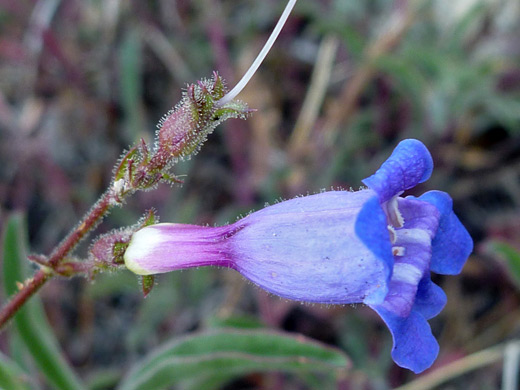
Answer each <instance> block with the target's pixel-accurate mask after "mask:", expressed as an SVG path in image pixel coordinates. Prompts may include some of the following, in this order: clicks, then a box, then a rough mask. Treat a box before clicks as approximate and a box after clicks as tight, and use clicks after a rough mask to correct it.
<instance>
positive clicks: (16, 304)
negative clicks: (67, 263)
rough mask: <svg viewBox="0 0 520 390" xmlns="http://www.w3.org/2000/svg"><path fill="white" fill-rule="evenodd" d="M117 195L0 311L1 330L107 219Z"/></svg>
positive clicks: (108, 198) (107, 194)
mask: <svg viewBox="0 0 520 390" xmlns="http://www.w3.org/2000/svg"><path fill="white" fill-rule="evenodd" d="M114 200H115V195H114V193H113V192H112V191H110V190H109V191H107V192H105V194H103V196H102V197H101V199H100V200H99V201H98V202H97V203H96V204H95V205H94V206H93V207H92V208H91V209H90V211H89V212H88V213H87V214H86V215H85V217H83V220H82V221H81V223H80V224H79V225H78V226H77V227H76V228H75V229H74V230H72V231H71V232H70V233H69V234H68V235H67V237H65V239H64V240H63V241H62V242H61V244H59V245H58V246H57V247H56V248H55V249H54V251H53V252H52V253H51V255H50V257H49V260H48V261H47V267H48V268H42V269H40V270H39V271H37V272H36V274H34V276H33V277H32V278H31V279H28V280H27V281H26V282H25V283H24V284H23V285H21V286H20V290H19V291H18V292H17V293H16V294H15V295H14V296H13V297H12V298H11V300H10V301H9V302H8V303H7V304H6V305H5V306H4V307H3V308H2V310H0V329H2V328H3V327H4V325H5V324H6V323H7V322H8V321H9V320H10V319H11V318H12V317H13V316H14V315H15V314H16V313H17V312H18V310H20V308H21V307H22V306H23V305H24V304H25V302H27V300H28V299H29V298H30V297H32V296H33V295H34V294H35V293H36V292H37V291H38V290H39V289H40V288H41V287H42V286H43V285H44V284H45V283H46V282H47V281H48V280H50V279H52V277H53V276H54V274H53V272H52V271H51V270H52V269H54V268H56V267H57V266H58V265H59V264H60V263H61V262H62V261H63V259H64V258H65V257H66V256H67V255H68V254H69V253H70V252H71V251H72V250H73V249H74V248H75V247H76V246H77V245H78V243H79V242H80V241H81V239H83V238H84V237H85V236H86V235H87V234H88V233H89V232H90V231H91V230H92V229H94V228H95V227H96V225H97V224H98V223H99V222H100V221H101V220H102V219H103V218H104V217H105V215H106V214H107V213H108V211H109V210H110V208H111V207H112V206H113V205H114V204H115V202H114Z"/></svg>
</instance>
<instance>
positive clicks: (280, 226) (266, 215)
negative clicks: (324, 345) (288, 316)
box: [172, 190, 391, 304]
mask: <svg viewBox="0 0 520 390" xmlns="http://www.w3.org/2000/svg"><path fill="white" fill-rule="evenodd" d="M372 199H374V200H375V201H376V202H375V204H376V206H377V208H378V209H379V212H380V214H381V217H382V218H381V220H380V221H379V222H377V223H374V221H373V220H372V221H370V222H371V225H370V229H371V231H372V232H373V234H374V235H375V236H378V237H379V236H380V237H381V240H382V241H383V245H386V246H387V247H388V254H389V255H390V256H391V251H390V246H389V245H390V239H389V235H388V230H387V227H386V220H385V217H384V213H383V211H382V209H381V207H380V206H379V203H378V202H377V196H376V194H375V193H374V192H373V191H371V190H362V191H357V192H348V191H335V192H325V193H321V194H317V195H311V196H307V197H301V198H296V199H292V200H289V201H285V202H281V203H278V204H275V205H273V206H270V207H266V208H265V209H263V210H260V211H258V212H255V213H253V214H250V215H249V216H247V217H246V218H243V219H241V220H239V221H238V222H236V223H235V224H233V225H232V226H233V228H234V233H233V234H231V235H229V236H228V237H227V239H226V240H225V242H224V243H223V246H222V248H221V249H222V250H223V251H224V252H227V253H229V255H230V258H231V259H232V261H233V263H234V264H235V269H236V270H237V271H238V272H240V273H241V274H242V275H243V276H245V277H246V278H247V279H249V280H250V281H252V282H253V283H255V284H257V285H258V286H260V287H262V288H263V289H265V290H267V291H269V292H271V293H273V294H276V295H278V296H281V297H284V298H288V299H294V300H301V301H307V302H321V303H331V304H335V303H337V304H344V303H360V302H365V300H366V299H368V300H369V301H371V302H372V301H373V302H375V303H381V302H382V301H383V299H384V297H385V295H386V292H387V280H388V275H389V273H390V269H391V264H390V265H389V264H386V263H385V262H384V261H382V259H381V258H379V257H378V256H377V254H376V253H374V251H373V250H372V249H373V248H371V247H369V246H367V245H366V243H365V242H363V241H362V240H361V239H360V238H359V237H358V235H357V233H356V222H357V219H358V215H359V212H360V210H361V209H362V208H363V207H364V205H365V204H366V202H368V201H370V200H372ZM377 245H381V244H380V243H379V242H378V243H377ZM194 250H196V248H194ZM172 253H174V251H172ZM173 256H174V255H173V254H172V257H173ZM390 261H391V259H390Z"/></svg>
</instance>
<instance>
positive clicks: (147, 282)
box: [141, 275, 155, 298]
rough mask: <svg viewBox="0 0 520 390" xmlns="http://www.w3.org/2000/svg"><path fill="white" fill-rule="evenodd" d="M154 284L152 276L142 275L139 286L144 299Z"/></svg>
mask: <svg viewBox="0 0 520 390" xmlns="http://www.w3.org/2000/svg"><path fill="white" fill-rule="evenodd" d="M154 284H155V277H154V276H153V275H144V276H141V286H142V289H143V295H144V297H145V298H146V296H147V295H148V294H150V291H152V288H153V286H154Z"/></svg>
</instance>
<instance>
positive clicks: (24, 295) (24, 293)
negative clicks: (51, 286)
mask: <svg viewBox="0 0 520 390" xmlns="http://www.w3.org/2000/svg"><path fill="white" fill-rule="evenodd" d="M51 277H52V275H51V274H49V273H47V272H45V271H43V270H39V271H38V272H36V274H35V275H34V276H33V278H32V279H30V280H29V281H28V282H26V283H25V284H24V286H23V287H22V288H21V289H20V291H18V292H17V293H16V295H15V296H14V297H13V298H12V299H11V300H10V301H9V302H8V303H7V305H5V306H4V307H3V308H2V311H1V312H0V329H2V328H3V327H4V325H5V324H6V323H7V321H9V320H10V319H11V318H12V317H13V316H14V315H15V314H16V312H17V311H18V310H20V308H21V307H22V306H23V305H24V304H25V302H26V301H27V300H28V299H29V298H30V297H32V296H33V295H34V293H35V292H36V291H38V290H39V289H40V288H41V287H42V286H43V285H44V284H45V282H46V281H47V280H49V279H50V278H51Z"/></svg>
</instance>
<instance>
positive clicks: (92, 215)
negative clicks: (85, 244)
mask: <svg viewBox="0 0 520 390" xmlns="http://www.w3.org/2000/svg"><path fill="white" fill-rule="evenodd" d="M112 201H113V194H112V192H111V191H107V192H105V193H104V194H103V196H102V197H101V199H100V200H98V202H97V203H96V204H95V205H94V206H93V207H92V208H91V209H90V211H89V212H88V213H87V215H86V216H85V217H84V218H83V220H82V221H81V223H80V224H79V225H78V226H77V227H76V229H74V230H73V231H71V232H70V233H69V235H68V236H67V237H65V239H64V240H63V241H62V242H61V244H60V245H59V246H58V247H57V248H55V249H54V251H53V252H52V253H51V255H50V257H49V262H48V264H49V267H50V268H55V267H56V266H57V265H58V264H59V263H60V261H62V260H63V259H64V258H65V256H67V255H68V254H69V253H70V252H71V251H72V250H73V249H74V248H75V247H76V245H78V243H79V242H80V241H81V239H82V238H83V237H85V236H86V235H87V234H88V232H90V231H91V230H92V229H93V228H94V227H95V226H96V225H97V223H98V222H99V221H101V220H102V219H103V217H104V216H105V215H106V213H107V211H108V210H109V209H110V207H111V206H112Z"/></svg>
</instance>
